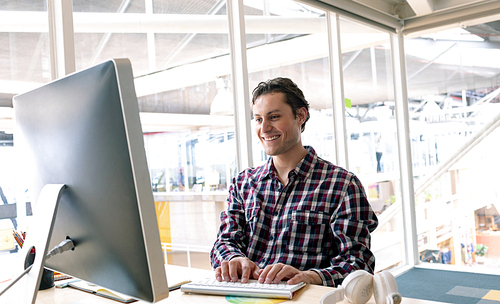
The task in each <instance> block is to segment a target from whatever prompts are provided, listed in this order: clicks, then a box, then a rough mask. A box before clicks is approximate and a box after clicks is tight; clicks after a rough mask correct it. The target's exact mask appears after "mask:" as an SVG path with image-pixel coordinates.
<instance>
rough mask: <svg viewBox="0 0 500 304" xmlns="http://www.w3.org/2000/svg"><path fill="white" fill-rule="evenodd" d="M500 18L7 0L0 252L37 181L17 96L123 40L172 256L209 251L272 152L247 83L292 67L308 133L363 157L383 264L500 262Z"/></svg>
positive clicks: (2, 47) (238, 4)
mask: <svg viewBox="0 0 500 304" xmlns="http://www.w3.org/2000/svg"><path fill="white" fill-rule="evenodd" d="M369 3H370V4H369ZM499 20H500V3H498V2H497V1H487V0H484V1H465V0H450V1H444V2H443V1H432V0H411V1H410V0H409V1H393V0H383V1H382V0H381V1H376V2H374V1H348V0H343V1H327V0H323V1H313V0H307V1H292V0H251V1H250V0H248V1H247V0H245V1H241V0H239V1H238V0H227V1H226V0H210V1H206V0H205V1H201V0H191V1H185V0H123V1H121V0H114V1H92V0H74V1H65V0H48V1H28V0H25V1H4V2H2V3H0V62H1V64H0V143H1V146H0V166H1V169H0V187H1V189H2V190H3V191H2V193H3V195H2V202H0V204H2V205H4V206H3V209H0V211H2V212H3V213H1V214H3V216H0V217H3V219H0V230H1V231H2V232H1V233H2V235H1V237H2V238H1V240H0V242H1V243H0V249H1V251H0V263H2V264H4V263H5V261H8V260H9V257H10V256H12V255H15V253H16V248H15V246H14V245H13V243H10V240H9V239H8V235H9V232H10V231H11V230H12V228H13V227H17V228H23V227H25V226H26V225H27V223H29V218H30V214H31V208H32V207H33V206H31V203H32V202H33V199H35V198H32V197H30V193H29V189H26V186H25V185H23V174H25V173H24V172H19V171H18V170H16V163H15V156H16V152H15V130H14V121H13V116H14V115H13V109H12V102H11V98H12V96H14V95H15V94H19V93H22V92H25V91H27V90H30V89H32V88H35V87H37V86H40V85H42V84H44V83H47V82H49V81H51V80H52V79H56V78H58V77H62V76H64V75H65V74H68V73H71V72H73V71H77V70H80V69H83V68H87V67H90V66H92V65H94V64H97V63H99V62H102V61H104V60H106V59H109V58H118V57H127V58H130V60H131V62H132V65H133V69H134V76H135V86H136V92H137V95H138V99H139V106H140V110H141V121H142V124H143V130H144V138H145V144H146V147H145V148H146V152H147V157H148V164H149V167H150V173H151V179H152V181H151V182H152V187H153V190H154V193H155V200H156V202H155V205H156V208H157V214H158V220H159V225H160V233H161V237H162V243H163V246H164V251H165V255H166V260H167V261H168V262H169V263H174V264H180V265H189V266H196V267H202V268H208V267H209V265H208V254H207V252H208V250H209V249H210V247H211V245H212V242H213V240H214V239H215V235H216V232H217V228H218V225H219V214H220V212H221V211H222V210H223V209H224V207H225V206H224V200H225V197H226V190H227V187H228V183H229V182H230V181H231V177H232V176H234V175H235V174H236V173H237V172H238V171H239V170H241V169H243V168H244V167H247V166H256V165H259V164H261V163H263V162H264V161H265V160H266V155H265V153H264V152H263V150H262V149H261V147H260V146H259V141H258V139H257V138H255V137H254V135H253V132H252V119H251V117H252V115H251V108H250V106H249V97H250V93H251V90H252V89H253V88H254V87H255V86H256V85H257V83H258V82H260V81H262V80H267V79H270V78H273V77H277V76H284V77H289V78H291V79H293V80H294V81H295V82H296V83H297V84H298V85H299V87H301V88H302V89H303V91H304V93H305V96H306V98H307V99H308V100H309V102H310V104H311V120H310V121H309V122H308V124H307V128H306V131H305V132H304V134H303V142H304V144H307V145H312V146H313V147H314V148H315V149H316V151H317V152H318V153H319V155H320V156H322V157H323V158H325V159H327V160H329V161H332V162H333V163H336V164H338V165H340V166H343V167H346V168H348V169H349V170H350V171H352V172H354V173H356V174H357V175H358V176H359V178H360V179H361V181H362V182H363V184H364V186H365V188H366V191H367V193H368V196H369V199H370V203H371V204H372V206H373V208H374V210H375V211H376V212H377V213H378V214H379V219H380V226H379V228H378V229H377V231H376V232H375V233H374V234H373V238H372V248H373V251H374V252H375V255H376V258H377V269H376V270H378V271H379V270H382V269H393V270H394V271H396V272H397V271H404V270H405V269H408V268H411V267H414V266H419V267H433V268H436V267H437V268H443V267H444V268H445V269H457V270H464V269H465V270H472V271H475V272H497V273H498V270H499V268H500V246H499V245H498V244H500V242H499V240H500V232H499V231H498V230H499V228H498V227H499V225H500V215H499V213H498V212H499V210H500V203H499V196H500V193H499V192H498V184H499V181H500V178H499V175H498V174H497V172H499V170H498V169H499V166H500V163H499V162H498V158H497V155H498V144H497V143H498V141H499V136H500V135H499V131H498V128H497V127H498V124H499V121H500V117H499V114H500V108H499V101H500V97H499V93H500V88H499V87H500V60H498V58H500V36H499V35H500V21H499ZM13 204H15V206H16V210H17V211H16V212H15V213H12V208H11V207H12V205H13ZM11 245H12V246H14V247H12V246H11ZM478 245H479V246H478ZM480 245H484V246H486V247H487V248H488V249H487V251H486V254H485V255H484V257H483V255H482V254H481V253H482V252H483V251H481V250H478V249H481V248H484V247H481V246H480ZM2 261H3V262H2Z"/></svg>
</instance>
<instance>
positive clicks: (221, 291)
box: [181, 278, 306, 300]
mask: <svg viewBox="0 0 500 304" xmlns="http://www.w3.org/2000/svg"><path fill="white" fill-rule="evenodd" d="M305 285H306V284H305V283H299V284H295V285H288V284H287V283H286V282H280V283H278V284H261V283H259V282H258V281H257V280H249V282H248V283H244V284H243V283H241V282H239V281H238V282H224V281H223V282H219V281H217V280H216V279H214V278H210V279H204V280H200V281H197V282H191V283H188V284H184V285H182V286H181V291H183V292H187V293H200V294H211V295H223V296H225V295H231V296H240V297H253V298H267V299H289V300H291V299H292V297H293V294H294V292H295V291H297V290H299V289H301V288H302V287H304V286H305Z"/></svg>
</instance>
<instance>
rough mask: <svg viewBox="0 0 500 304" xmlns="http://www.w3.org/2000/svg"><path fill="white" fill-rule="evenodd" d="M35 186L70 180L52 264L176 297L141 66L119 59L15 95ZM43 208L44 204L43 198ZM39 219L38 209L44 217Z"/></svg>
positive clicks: (133, 292) (146, 295)
mask: <svg viewBox="0 0 500 304" xmlns="http://www.w3.org/2000/svg"><path fill="white" fill-rule="evenodd" d="M13 103H14V109H15V117H16V123H17V130H16V133H15V145H16V146H19V147H18V148H20V149H21V150H20V152H21V153H22V155H23V156H22V162H23V164H24V165H26V166H27V171H25V177H26V181H27V182H29V183H28V184H27V187H28V189H29V192H30V194H31V197H32V198H33V199H36V198H37V197H38V194H39V193H40V191H41V189H42V187H43V186H44V185H46V184H65V185H66V189H65V190H64V191H63V193H62V196H61V200H60V203H59V208H58V210H57V216H56V220H55V224H54V230H53V233H52V237H51V239H50V245H49V248H53V247H54V246H56V245H57V244H59V243H60V242H61V241H63V240H65V239H66V238H67V237H69V238H71V239H72V240H73V242H74V243H75V248H74V250H73V251H68V252H64V253H62V254H60V255H57V256H54V257H52V258H51V259H49V260H47V261H46V263H45V266H46V267H48V268H50V269H53V270H56V271H59V272H62V273H65V274H69V275H71V276H74V277H77V278H80V279H83V280H86V281H89V282H92V283H95V284H97V285H100V286H103V287H106V288H109V289H111V290H114V291H118V292H121V293H124V294H127V295H130V296H132V297H134V298H137V299H140V300H144V301H147V302H156V301H159V300H161V299H164V298H166V297H167V296H168V286H167V281H166V274H165V268H164V260H163V255H162V252H161V244H160V237H159V230H158V224H157V218H156V213H155V207H154V199H153V193H152V189H151V182H150V178H149V171H148V167H147V162H146V155H145V151H144V141H143V133H142V129H141V124H140V118H139V108H138V104H137V97H136V95H135V89H134V82H133V73H132V67H131V64H130V62H129V60H128V59H114V60H110V61H107V62H104V63H102V64H99V65H97V66H94V67H91V68H88V69H86V70H83V71H80V72H76V73H74V74H71V75H69V76H66V77H64V78H61V79H58V80H55V81H53V82H51V83H49V84H47V85H44V86H42V87H40V88H38V89H35V90H33V91H30V92H28V93H24V94H21V95H18V96H15V97H14V99H13ZM34 204H35V206H34V209H35V210H36V208H37V207H38V206H36V202H34ZM35 216H36V215H35Z"/></svg>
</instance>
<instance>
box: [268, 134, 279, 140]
mask: <svg viewBox="0 0 500 304" xmlns="http://www.w3.org/2000/svg"><path fill="white" fill-rule="evenodd" d="M278 137H279V136H278V135H276V136H273V137H264V140H274V139H276V138H278Z"/></svg>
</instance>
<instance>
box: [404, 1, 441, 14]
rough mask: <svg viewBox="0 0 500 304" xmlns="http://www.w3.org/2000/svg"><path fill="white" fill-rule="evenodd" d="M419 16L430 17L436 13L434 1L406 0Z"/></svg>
mask: <svg viewBox="0 0 500 304" xmlns="http://www.w3.org/2000/svg"><path fill="white" fill-rule="evenodd" d="M406 2H407V3H408V4H409V5H410V7H411V9H412V10H413V11H414V12H415V14H416V15H417V16H422V15H429V14H431V13H432V12H433V11H434V1H433V0H406Z"/></svg>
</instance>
